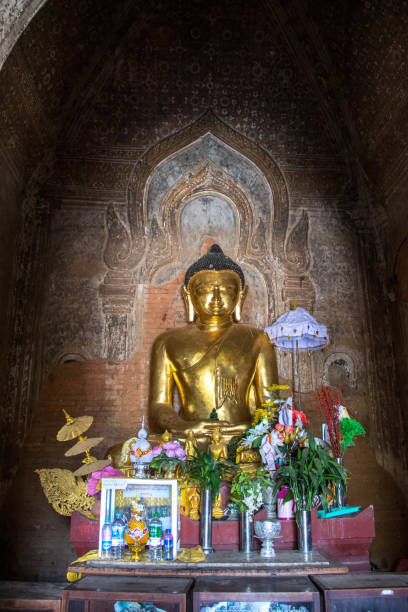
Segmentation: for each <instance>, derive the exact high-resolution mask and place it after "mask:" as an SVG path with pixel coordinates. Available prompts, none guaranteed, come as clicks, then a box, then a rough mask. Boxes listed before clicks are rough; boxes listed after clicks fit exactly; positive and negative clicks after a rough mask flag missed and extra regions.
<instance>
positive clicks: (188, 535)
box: [71, 506, 375, 571]
mask: <svg viewBox="0 0 408 612" xmlns="http://www.w3.org/2000/svg"><path fill="white" fill-rule="evenodd" d="M265 518H266V515H265V511H264V510H262V511H261V512H259V513H258V514H257V515H256V519H257V520H264V519H265ZM281 525H282V531H281V537H280V538H279V539H277V540H276V541H275V549H276V550H277V551H283V550H286V551H294V550H295V549H296V548H297V535H296V524H295V522H294V521H281ZM199 530H200V525H199V521H191V520H190V519H189V518H188V517H185V516H181V536H180V539H181V546H182V547H186V548H189V547H193V546H196V545H197V544H198V543H199ZM98 533H99V523H98V522H97V521H90V520H89V519H87V518H85V517H83V516H82V515H81V514H79V513H78V512H74V513H73V514H72V517H71V542H72V543H73V545H74V548H75V552H76V554H77V555H78V557H80V556H82V555H84V554H85V553H86V552H88V550H91V549H95V548H98ZM312 533H313V549H314V550H316V551H319V552H321V553H323V554H324V555H327V556H329V557H330V558H332V559H333V560H335V562H337V563H338V564H344V565H346V566H347V567H348V569H349V570H350V571H369V570H370V558H369V548H370V545H371V542H372V540H373V538H374V536H375V528H374V509H373V506H368V507H367V508H365V509H364V510H361V511H360V512H359V513H358V514H356V515H349V516H345V517H337V518H330V519H320V518H318V517H317V513H316V512H313V513H312ZM212 536H213V538H212V541H213V548H214V549H215V550H224V551H226V550H238V537H239V523H238V521H230V520H228V521H224V520H221V521H216V520H214V521H213V523H212ZM254 542H255V543H257V539H256V538H255V539H254ZM257 545H258V546H259V544H258V543H257ZM74 571H75V570H74Z"/></svg>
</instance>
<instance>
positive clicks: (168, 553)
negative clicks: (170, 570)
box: [163, 529, 173, 561]
mask: <svg viewBox="0 0 408 612" xmlns="http://www.w3.org/2000/svg"><path fill="white" fill-rule="evenodd" d="M163 557H164V560H165V561H173V536H172V535H171V529H166V533H165V534H164V536H163Z"/></svg>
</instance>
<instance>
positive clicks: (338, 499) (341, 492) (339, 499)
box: [334, 457, 346, 508]
mask: <svg viewBox="0 0 408 612" xmlns="http://www.w3.org/2000/svg"><path fill="white" fill-rule="evenodd" d="M336 461H337V463H338V464H339V465H343V457H336ZM345 494H346V491H345V487H344V484H343V483H342V482H339V483H338V484H337V485H336V496H335V500H334V505H335V507H336V508H343V506H345Z"/></svg>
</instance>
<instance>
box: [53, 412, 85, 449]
mask: <svg viewBox="0 0 408 612" xmlns="http://www.w3.org/2000/svg"><path fill="white" fill-rule="evenodd" d="M62 411H63V413H64V414H65V418H66V419H67V422H66V423H65V425H64V426H63V427H61V429H60V430H59V431H58V433H57V440H58V442H67V441H68V440H73V439H74V438H77V437H78V436H80V435H81V434H83V433H84V432H85V431H86V430H87V429H89V428H90V426H91V425H92V423H93V417H92V416H81V417H77V418H75V419H74V418H72V417H71V416H69V414H68V412H67V411H66V410H64V409H63V410H62Z"/></svg>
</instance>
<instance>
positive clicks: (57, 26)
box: [0, 0, 408, 243]
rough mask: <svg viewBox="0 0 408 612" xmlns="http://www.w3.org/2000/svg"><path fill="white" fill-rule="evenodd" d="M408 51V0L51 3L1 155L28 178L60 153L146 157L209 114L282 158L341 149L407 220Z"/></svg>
mask: <svg viewBox="0 0 408 612" xmlns="http://www.w3.org/2000/svg"><path fill="white" fill-rule="evenodd" d="M407 49H408V8H407V4H406V2H405V1H402V0H401V1H400V0H372V1H371V0H366V1H364V2H363V1H358V0H343V1H341V2H335V1H329V0H326V1H321V2H316V0H310V1H306V0H305V1H302V2H300V1H298V0H293V1H284V0H261V1H258V2H253V3H248V2H247V1H246V0H238V1H237V0H220V1H219V2H208V1H202V0H162V1H161V0H152V1H149V2H142V1H140V0H136V1H135V0H124V1H115V2H113V1H112V0H75V1H74V0H71V1H69V0H67V1H64V2H62V1H61V0H48V2H46V4H45V5H44V7H43V8H42V9H41V10H40V11H39V12H38V13H37V15H36V16H35V17H34V19H33V20H32V22H31V23H30V25H29V26H28V27H27V29H26V30H25V32H24V34H23V35H22V36H21V37H20V39H19V41H18V43H17V44H16V45H15V47H14V49H13V51H12V52H11V54H10V56H9V58H8V60H7V62H6V63H5V65H4V67H3V70H2V71H1V74H0V96H1V108H2V111H1V116H0V133H1V134H2V139H1V140H2V144H1V149H2V153H3V155H2V157H3V160H5V162H4V164H5V165H6V166H7V168H8V170H10V169H11V170H12V172H13V174H14V175H15V176H18V177H19V178H20V179H21V181H22V183H25V182H26V181H27V180H28V179H29V177H30V176H31V174H32V172H33V171H34V170H35V169H36V168H38V166H39V165H41V164H44V163H45V162H47V163H52V162H53V160H54V156H55V151H56V152H57V158H58V156H61V155H63V156H66V155H67V154H69V153H70V152H71V153H72V154H77V153H78V151H81V152H87V154H88V155H90V154H95V155H99V156H100V155H102V156H103V154H104V151H105V149H106V148H109V150H110V151H111V152H112V150H116V151H117V152H118V156H121V157H122V158H123V156H126V155H128V157H129V159H135V158H137V157H138V155H140V154H141V152H143V151H145V150H146V148H148V147H149V146H151V145H152V144H153V143H154V142H157V141H159V140H160V139H162V138H163V137H165V136H166V135H167V134H169V133H172V132H174V131H175V130H177V129H180V128H181V127H183V126H185V125H186V124H188V123H189V122H191V121H192V120H194V119H195V118H196V117H198V116H200V115H201V114H202V113H204V112H205V111H206V110H208V109H211V110H212V111H213V112H215V113H216V114H217V115H218V116H219V117H220V118H221V119H222V120H224V121H226V122H227V123H229V124H230V125H231V126H232V127H234V128H236V129H238V130H241V131H243V132H244V133H245V134H246V135H247V136H248V137H249V138H251V139H254V140H257V141H258V142H259V143H260V144H261V145H262V146H263V147H265V148H266V149H267V150H268V151H269V152H271V154H273V155H275V156H276V155H277V156H279V155H280V156H290V155H325V154H327V155H340V156H342V158H343V160H344V162H345V163H346V164H348V165H349V166H350V167H351V168H352V169H351V173H353V172H354V170H353V168H354V169H355V168H359V169H360V170H362V175H364V174H365V175H366V177H368V182H369V184H370V185H371V186H372V188H373V193H374V199H375V200H376V203H377V204H378V205H380V206H384V207H385V210H386V211H388V214H389V216H390V218H391V226H393V225H395V227H396V228H400V226H401V219H402V218H403V219H404V221H406V220H407V218H406V214H405V212H404V205H403V203H402V198H403V196H404V194H405V191H406V187H407V184H408V163H407V161H408V160H407V153H406V151H407V146H406V144H407V139H408V121H407V117H406V114H407V109H408V105H407V93H408V85H407V83H408V80H407V66H408V63H407ZM138 152H139V153H138ZM4 164H3V167H4ZM404 215H405V216H404ZM393 219H394V221H393ZM405 227H406V225H405ZM391 229H392V227H391ZM404 231H405V230H404ZM400 233H401V232H400ZM403 237H404V236H403V235H402V233H401V235H399V236H398V238H397V241H398V243H401V241H402V239H403Z"/></svg>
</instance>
